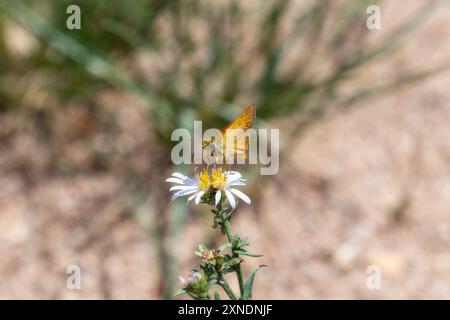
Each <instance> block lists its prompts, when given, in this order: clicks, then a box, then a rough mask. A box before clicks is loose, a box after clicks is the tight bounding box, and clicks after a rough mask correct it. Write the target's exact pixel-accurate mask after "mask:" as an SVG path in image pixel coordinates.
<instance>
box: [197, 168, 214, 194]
mask: <svg viewBox="0 0 450 320" xmlns="http://www.w3.org/2000/svg"><path fill="white" fill-rule="evenodd" d="M197 183H198V187H199V188H200V190H203V191H207V190H208V189H209V186H210V185H211V180H210V179H209V174H208V171H207V170H206V169H203V170H202V172H200V175H199V176H198V182H197Z"/></svg>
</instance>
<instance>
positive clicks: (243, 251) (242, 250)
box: [234, 249, 263, 258]
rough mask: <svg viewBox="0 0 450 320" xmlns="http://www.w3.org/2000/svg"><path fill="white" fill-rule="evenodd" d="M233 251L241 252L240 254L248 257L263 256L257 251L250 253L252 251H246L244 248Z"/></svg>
mask: <svg viewBox="0 0 450 320" xmlns="http://www.w3.org/2000/svg"><path fill="white" fill-rule="evenodd" d="M234 252H236V253H239V254H242V255H244V256H249V257H254V258H259V257H262V256H263V255H262V254H259V253H252V252H250V251H247V250H245V249H239V250H234Z"/></svg>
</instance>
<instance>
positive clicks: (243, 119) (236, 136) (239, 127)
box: [202, 105, 256, 163]
mask: <svg viewBox="0 0 450 320" xmlns="http://www.w3.org/2000/svg"><path fill="white" fill-rule="evenodd" d="M255 115H256V109H255V107H254V106H252V105H250V106H248V107H247V108H246V109H245V110H244V111H243V112H242V113H241V114H240V115H239V116H238V117H237V118H236V119H234V121H232V122H231V123H230V124H229V125H227V126H226V127H225V128H223V129H222V130H221V133H222V136H221V138H220V139H219V140H217V141H216V140H215V137H211V138H209V139H207V140H203V141H202V148H203V150H204V149H208V151H209V152H210V156H211V157H212V158H213V159H215V160H218V159H220V157H223V160H224V161H225V163H230V162H231V161H233V159H234V158H235V157H241V158H243V159H247V157H248V142H249V141H248V140H249V138H248V136H247V130H248V129H250V128H251V127H253V123H254V122H255ZM228 139H230V140H229V142H233V143H231V145H228V146H227V141H228ZM231 139H233V140H231ZM215 162H217V161H215Z"/></svg>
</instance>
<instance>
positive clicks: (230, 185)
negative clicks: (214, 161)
mask: <svg viewBox="0 0 450 320" xmlns="http://www.w3.org/2000/svg"><path fill="white" fill-rule="evenodd" d="M245 185H246V184H245V182H242V181H237V182H232V183H227V186H228V187H232V186H245Z"/></svg>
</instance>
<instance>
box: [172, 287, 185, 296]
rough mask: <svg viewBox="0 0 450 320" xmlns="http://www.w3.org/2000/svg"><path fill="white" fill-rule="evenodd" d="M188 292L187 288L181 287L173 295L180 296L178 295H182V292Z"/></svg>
mask: <svg viewBox="0 0 450 320" xmlns="http://www.w3.org/2000/svg"><path fill="white" fill-rule="evenodd" d="M185 293H186V289H185V288H181V289H178V290H177V291H176V292H175V293H174V294H173V296H174V297H178V296H181V295H182V294H185Z"/></svg>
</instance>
